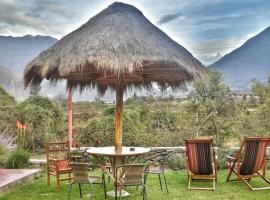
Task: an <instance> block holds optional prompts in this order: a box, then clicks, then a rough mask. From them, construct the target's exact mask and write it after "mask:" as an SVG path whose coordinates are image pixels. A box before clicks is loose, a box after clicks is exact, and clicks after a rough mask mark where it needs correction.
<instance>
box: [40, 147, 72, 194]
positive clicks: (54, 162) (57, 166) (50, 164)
mask: <svg viewBox="0 0 270 200" xmlns="http://www.w3.org/2000/svg"><path fill="white" fill-rule="evenodd" d="M45 150H46V157H47V184H48V186H50V183H51V176H55V177H56V181H55V190H56V191H57V190H58V189H59V185H60V181H66V180H69V181H70V180H71V179H72V178H71V174H72V170H71V167H70V165H69V162H70V161H69V158H70V149H69V143H68V142H50V143H47V144H45ZM62 175H67V176H68V177H67V178H66V177H65V178H62V179H60V176H62Z"/></svg>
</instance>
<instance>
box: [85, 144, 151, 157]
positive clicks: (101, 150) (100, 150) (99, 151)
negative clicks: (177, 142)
mask: <svg viewBox="0 0 270 200" xmlns="http://www.w3.org/2000/svg"><path fill="white" fill-rule="evenodd" d="M131 148H134V150H131ZM150 150H151V149H150V148H144V147H122V151H121V152H116V151H115V148H114V146H109V147H95V148H91V149H88V150H87V151H86V152H87V153H89V154H91V155H103V156H112V157H118V156H119V157H120V156H135V155H142V154H146V153H148V152H150Z"/></svg>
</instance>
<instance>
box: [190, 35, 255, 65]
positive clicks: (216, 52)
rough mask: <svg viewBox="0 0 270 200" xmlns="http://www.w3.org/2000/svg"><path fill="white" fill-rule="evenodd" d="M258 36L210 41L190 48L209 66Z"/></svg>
mask: <svg viewBox="0 0 270 200" xmlns="http://www.w3.org/2000/svg"><path fill="white" fill-rule="evenodd" d="M256 34H258V33H255V34H254V33H249V34H246V35H244V36H242V37H230V38H223V39H213V40H208V41H206V42H202V43H199V44H196V45H192V46H189V49H190V50H191V52H192V53H193V54H194V56H195V57H196V58H198V59H199V60H200V61H201V62H202V63H203V64H205V65H209V64H212V63H213V62H215V61H217V60H218V59H220V57H221V55H222V56H223V55H226V54H228V53H230V52H231V51H233V50H235V49H236V48H238V47H240V46H242V45H243V44H244V43H245V42H246V41H247V40H248V39H250V38H251V37H253V36H255V35H256Z"/></svg>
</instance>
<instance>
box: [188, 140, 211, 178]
mask: <svg viewBox="0 0 270 200" xmlns="http://www.w3.org/2000/svg"><path fill="white" fill-rule="evenodd" d="M186 148H187V156H188V165H189V170H190V171H191V172H192V173H193V174H195V175H209V174H213V167H212V158H211V143H187V144H186Z"/></svg>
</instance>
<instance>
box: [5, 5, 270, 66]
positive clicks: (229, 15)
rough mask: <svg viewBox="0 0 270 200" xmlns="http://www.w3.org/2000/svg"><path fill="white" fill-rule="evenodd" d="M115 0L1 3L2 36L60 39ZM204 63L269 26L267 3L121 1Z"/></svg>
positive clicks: (230, 49)
mask: <svg viewBox="0 0 270 200" xmlns="http://www.w3.org/2000/svg"><path fill="white" fill-rule="evenodd" d="M113 2H114V1H113V0H23V1H22V0H0V35H5V36H7V35H11V36H23V35H49V36H52V37H55V38H57V39H60V38H61V37H63V36H65V35H66V34H68V33H70V32H71V31H73V30H75V29H77V28H78V27H80V26H81V25H82V24H84V23H85V22H87V21H88V20H89V19H90V18H91V17H93V16H94V15H96V14H97V13H99V12H100V11H102V10H103V9H105V8H107V7H108V6H109V5H110V4H112V3H113ZM121 2H124V3H128V4H132V5H134V6H135V7H137V8H138V9H140V10H141V11H142V12H143V14H144V15H145V16H146V17H147V18H148V19H149V20H150V21H151V22H152V23H153V24H155V25H156V26H158V27H159V28H160V29H161V30H163V31H164V32H165V33H167V34H168V35H169V36H170V37H171V38H172V39H173V40H175V41H176V42H178V43H179V44H181V45H182V46H184V47H185V48H187V49H188V50H189V51H190V52H191V53H192V54H193V55H194V56H195V57H196V58H198V59H199V60H200V61H201V62H202V63H203V64H205V65H208V64H210V63H212V62H213V61H215V60H217V59H218V58H220V57H221V56H223V55H225V54H227V53H229V52H230V51H232V50H234V49H235V48H238V47H239V46H241V45H242V44H243V43H244V42H245V41H246V40H247V39H249V38H250V37H252V36H254V35H256V34H258V33H259V32H261V31H262V30H263V29H265V28H267V27H268V26H270V0H122V1H121Z"/></svg>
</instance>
